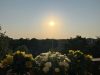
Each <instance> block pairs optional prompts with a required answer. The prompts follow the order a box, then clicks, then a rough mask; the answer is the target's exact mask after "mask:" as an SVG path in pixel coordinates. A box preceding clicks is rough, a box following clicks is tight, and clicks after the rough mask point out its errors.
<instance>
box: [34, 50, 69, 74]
mask: <svg viewBox="0 0 100 75" xmlns="http://www.w3.org/2000/svg"><path fill="white" fill-rule="evenodd" d="M35 61H36V64H38V66H39V67H40V70H41V71H43V72H44V73H48V72H52V71H54V72H62V71H64V72H67V70H68V67H69V62H70V60H69V59H68V57H67V56H66V55H62V54H61V53H59V52H52V51H49V52H47V53H41V54H40V55H38V56H37V57H36V58H35Z"/></svg>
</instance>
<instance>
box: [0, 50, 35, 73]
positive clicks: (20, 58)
mask: <svg viewBox="0 0 100 75" xmlns="http://www.w3.org/2000/svg"><path fill="white" fill-rule="evenodd" d="M33 61H34V59H33V56H32V54H28V53H25V52H23V51H19V50H18V51H16V52H15V53H13V54H12V55H10V54H8V55H6V58H4V59H3V60H1V62H0V69H5V70H7V69H8V71H9V70H10V71H11V72H15V73H20V74H24V73H25V72H27V71H29V69H31V68H32V67H33Z"/></svg>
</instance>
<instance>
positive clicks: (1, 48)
mask: <svg viewBox="0 0 100 75" xmlns="http://www.w3.org/2000/svg"><path fill="white" fill-rule="evenodd" d="M5 33H6V32H2V28H1V26H0V59H1V58H2V57H3V56H4V55H5V54H6V52H7V50H8V46H9V37H8V36H6V35H5Z"/></svg>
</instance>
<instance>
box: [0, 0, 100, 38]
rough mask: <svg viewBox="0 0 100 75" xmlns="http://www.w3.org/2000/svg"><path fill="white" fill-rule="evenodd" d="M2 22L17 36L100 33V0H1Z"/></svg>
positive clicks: (8, 31)
mask: <svg viewBox="0 0 100 75" xmlns="http://www.w3.org/2000/svg"><path fill="white" fill-rule="evenodd" d="M50 21H53V22H54V23H55V25H54V26H50V25H49V22H50ZM0 24H1V25H2V27H3V30H6V31H7V33H6V34H7V35H8V36H10V37H13V38H20V37H23V38H38V39H44V38H57V39H65V38H69V37H75V36H76V35H81V36H84V37H95V36H100V0H0Z"/></svg>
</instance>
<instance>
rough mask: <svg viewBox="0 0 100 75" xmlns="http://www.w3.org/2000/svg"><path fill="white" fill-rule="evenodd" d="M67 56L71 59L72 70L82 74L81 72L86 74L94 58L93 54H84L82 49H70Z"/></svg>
mask: <svg viewBox="0 0 100 75" xmlns="http://www.w3.org/2000/svg"><path fill="white" fill-rule="evenodd" d="M67 56H68V57H69V59H70V60H71V63H70V71H73V73H77V74H79V75H81V74H80V73H81V72H83V73H82V74H84V72H87V71H89V69H90V68H91V64H92V58H93V57H92V56H91V55H89V54H84V53H83V52H82V51H80V50H69V52H68V54H67ZM76 71H77V72H76Z"/></svg>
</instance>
